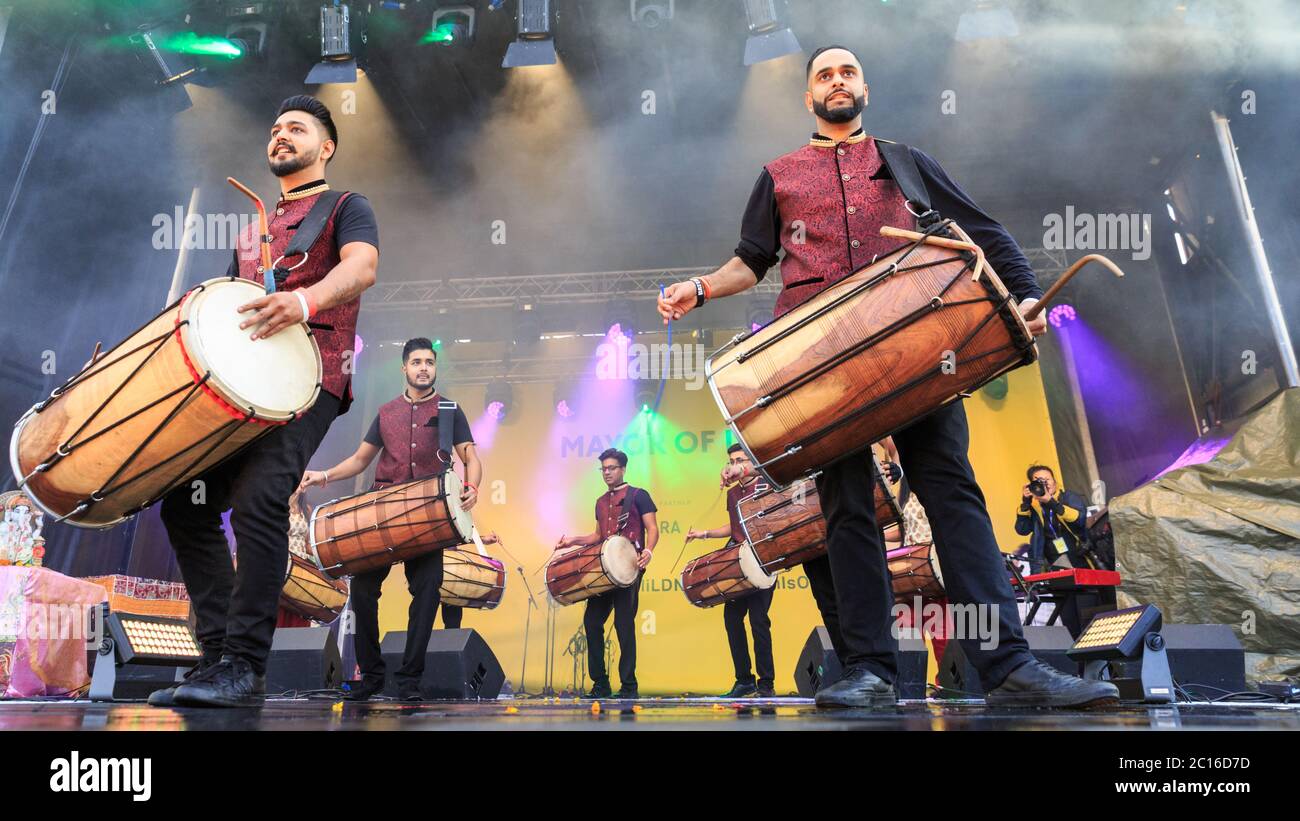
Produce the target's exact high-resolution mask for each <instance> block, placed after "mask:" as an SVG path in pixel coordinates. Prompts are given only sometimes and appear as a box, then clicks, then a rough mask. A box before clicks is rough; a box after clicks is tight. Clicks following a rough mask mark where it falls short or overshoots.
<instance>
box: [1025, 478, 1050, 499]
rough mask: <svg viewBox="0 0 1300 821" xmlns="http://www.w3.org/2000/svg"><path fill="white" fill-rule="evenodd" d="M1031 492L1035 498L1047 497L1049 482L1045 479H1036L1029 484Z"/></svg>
mask: <svg viewBox="0 0 1300 821" xmlns="http://www.w3.org/2000/svg"><path fill="white" fill-rule="evenodd" d="M1029 492H1030V493H1032V494H1034V495H1035V496H1046V495H1047V482H1046V481H1045V480H1043V479H1034V480H1033V481H1031V482H1030V483H1029Z"/></svg>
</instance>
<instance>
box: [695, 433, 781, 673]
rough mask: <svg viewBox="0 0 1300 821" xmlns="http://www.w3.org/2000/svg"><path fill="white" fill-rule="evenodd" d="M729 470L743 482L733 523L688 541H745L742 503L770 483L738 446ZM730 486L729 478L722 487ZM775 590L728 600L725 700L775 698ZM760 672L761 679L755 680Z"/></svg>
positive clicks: (737, 485)
mask: <svg viewBox="0 0 1300 821" xmlns="http://www.w3.org/2000/svg"><path fill="white" fill-rule="evenodd" d="M727 466H728V467H738V468H741V469H743V471H744V474H743V476H742V478H741V479H739V480H738V481H735V482H734V483H733V484H731V487H729V488H727V516H729V517H730V519H731V521H730V524H729V525H728V526H727V527H716V528H713V529H712V530H695V529H694V528H691V529H690V530H688V531H686V541H687V542H690V541H691V540H692V539H728V544H729V545H731V544H741V543H742V542H744V541H745V529H744V528H743V527H742V526H741V522H740V503H741V501H743V500H744V499H746V498H748V497H750V496H753V495H754V494H756V493H759V492H761V491H763V490H766V489H767V488H768V485H767V483H765V482H762V481H760V480H759V478H758V474H757V473H755V472H753V463H752V462H751V461H750V459H749V454H747V453H745V448H744V447H743V446H742V445H741V444H740V443H739V442H737V443H736V444H734V445H732V446H731V447H729V448H727ZM726 484H728V480H727V479H726V478H724V479H723V485H724V486H725V485H726ZM775 590H776V586H775V585H773V586H772V587H769V588H766V589H761V590H754V591H753V592H751V593H748V594H746V595H744V596H740V597H739V598H735V599H727V600H726V601H725V602H723V604H722V624H723V626H724V627H725V628H726V630H727V645H728V647H729V648H730V649H731V663H732V666H733V667H734V668H735V672H736V682H735V683H734V684H733V685H732V686H731V689H730V690H728V691H727V692H725V693H723V694H722V696H721V697H722V698H743V697H745V696H758V697H759V698H772V697H773V696H775V695H776V690H775V684H776V664H775V663H774V662H773V661H772V620H771V619H770V618H769V617H768V615H767V613H768V610H770V609H771V607H772V593H773V592H774V591H775ZM745 616H749V630H750V632H751V633H753V634H754V667H753V668H752V669H751V668H750V666H749V640H748V638H747V637H746V636H745ZM755 670H757V672H758V677H757V679H756V678H755V677H754V671H755Z"/></svg>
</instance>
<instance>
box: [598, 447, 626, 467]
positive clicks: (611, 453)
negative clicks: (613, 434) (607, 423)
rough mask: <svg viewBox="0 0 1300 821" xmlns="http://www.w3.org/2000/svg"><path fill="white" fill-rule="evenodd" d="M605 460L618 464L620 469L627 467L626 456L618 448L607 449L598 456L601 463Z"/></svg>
mask: <svg viewBox="0 0 1300 821" xmlns="http://www.w3.org/2000/svg"><path fill="white" fill-rule="evenodd" d="M606 459H613V460H614V461H615V462H618V466H619V467H621V468H625V467H627V454H626V453H624V452H623V451H621V450H619V449H618V448H607V449H606V450H605V452H604V453H602V454H600V461H601V462H602V463H603V462H604V461H605V460H606Z"/></svg>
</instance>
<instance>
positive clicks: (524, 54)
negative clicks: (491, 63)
mask: <svg viewBox="0 0 1300 821" xmlns="http://www.w3.org/2000/svg"><path fill="white" fill-rule="evenodd" d="M516 20H517V23H518V29H517V31H518V34H517V36H516V37H515V40H514V42H512V43H511V44H510V45H509V46H507V47H506V56H505V59H504V60H502V61H501V67H502V68H521V67H523V66H550V65H555V61H556V57H555V36H554V34H553V33H552V31H551V0H519V11H518V12H517V14H516Z"/></svg>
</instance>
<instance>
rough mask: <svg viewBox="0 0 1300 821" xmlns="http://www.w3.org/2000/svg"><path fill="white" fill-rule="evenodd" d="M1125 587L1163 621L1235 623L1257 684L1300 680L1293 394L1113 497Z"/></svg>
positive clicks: (1298, 491) (1298, 425)
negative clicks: (1211, 450)
mask: <svg viewBox="0 0 1300 821" xmlns="http://www.w3.org/2000/svg"><path fill="white" fill-rule="evenodd" d="M1110 517H1111V525H1112V527H1113V528H1114V532H1115V555H1116V560H1117V563H1118V567H1119V570H1120V572H1121V573H1122V574H1123V577H1124V586H1123V588H1122V589H1123V590H1124V592H1126V593H1127V594H1128V596H1131V597H1132V598H1133V599H1136V600H1137V601H1138V602H1141V603H1151V604H1155V605H1156V606H1158V607H1159V608H1160V609H1161V611H1162V612H1163V613H1164V615H1165V620H1166V621H1167V622H1179V623H1221V624H1227V625H1230V626H1232V627H1233V629H1234V630H1235V631H1236V633H1237V635H1238V637H1239V638H1240V639H1241V643H1242V645H1243V647H1245V649H1246V653H1247V656H1246V673H1247V675H1248V676H1250V677H1252V678H1256V679H1260V678H1264V679H1267V678H1280V677H1283V676H1296V675H1300V389H1295V388H1293V389H1290V390H1286V391H1283V392H1282V393H1280V394H1278V396H1277V397H1275V398H1274V399H1273V400H1272V401H1271V402H1269V403H1268V404H1267V405H1265V406H1264V407H1263V408H1261V409H1260V410H1259V411H1257V412H1256V413H1254V414H1253V415H1252V416H1251V417H1250V418H1249V419H1248V420H1247V421H1246V423H1245V424H1244V425H1243V426H1242V427H1241V429H1240V430H1239V431H1238V432H1237V434H1236V435H1235V436H1234V437H1233V438H1232V441H1230V442H1229V443H1228V445H1227V446H1226V447H1225V448H1224V449H1223V450H1221V451H1219V453H1218V455H1217V456H1215V457H1214V458H1213V459H1211V460H1210V461H1208V462H1205V463H1203V464H1199V465H1191V466H1189V467H1185V468H1179V469H1177V470H1173V471H1170V472H1169V473H1167V474H1165V475H1164V476H1161V477H1160V478H1158V479H1156V480H1154V481H1152V482H1150V483H1149V484H1146V485H1143V486H1142V487H1139V488H1137V489H1136V490H1134V491H1132V492H1131V493H1126V494H1124V495H1123V496H1120V497H1117V498H1116V499H1114V500H1112V502H1111V505H1110Z"/></svg>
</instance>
